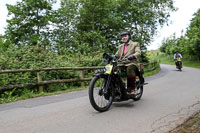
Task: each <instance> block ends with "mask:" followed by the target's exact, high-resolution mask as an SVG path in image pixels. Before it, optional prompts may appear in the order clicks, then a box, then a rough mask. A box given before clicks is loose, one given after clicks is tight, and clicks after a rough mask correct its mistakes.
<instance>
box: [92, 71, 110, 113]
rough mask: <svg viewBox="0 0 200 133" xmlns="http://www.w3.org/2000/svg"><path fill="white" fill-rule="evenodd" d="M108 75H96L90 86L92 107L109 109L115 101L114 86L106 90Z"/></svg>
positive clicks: (99, 109) (101, 109) (101, 110)
mask: <svg viewBox="0 0 200 133" xmlns="http://www.w3.org/2000/svg"><path fill="white" fill-rule="evenodd" d="M107 78H108V77H107V76H105V75H104V76H95V77H94V78H93V79H92V81H91V83H90V86H89V99H90V103H91V105H92V107H93V108H94V109H95V110H97V111H99V112H104V111H107V110H108V109H109V108H110V106H111V105H112V102H113V93H112V87H111V86H110V88H109V89H108V91H107V92H105V86H106V83H107Z"/></svg>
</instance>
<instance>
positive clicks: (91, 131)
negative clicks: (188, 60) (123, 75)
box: [0, 65, 200, 133]
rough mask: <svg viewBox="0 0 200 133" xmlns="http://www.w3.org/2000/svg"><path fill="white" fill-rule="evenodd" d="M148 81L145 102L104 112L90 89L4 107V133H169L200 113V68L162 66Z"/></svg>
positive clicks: (0, 128)
mask: <svg viewBox="0 0 200 133" xmlns="http://www.w3.org/2000/svg"><path fill="white" fill-rule="evenodd" d="M146 81H147V82H148V83H149V84H148V85H145V86H144V95H143V97H142V99H141V100H140V101H137V102H134V101H132V100H129V101H125V102H120V103H113V105H112V106H111V108H110V110H109V111H107V112H104V113H98V112H97V111H95V110H94V109H93V108H92V106H91V105H90V103H89V98H88V91H87V90H84V91H78V92H72V93H66V94H60V95H55V96H47V97H40V98H33V99H29V100H22V101H18V102H14V103H8V104H0V133H130V132H132V133H165V132H168V131H170V130H171V129H173V128H174V127H176V125H179V124H181V123H182V122H183V121H184V120H186V119H187V118H188V117H190V116H191V115H193V114H194V113H195V112H197V111H198V110H200V69H194V68H188V67H184V68H183V71H182V72H179V71H177V70H176V68H175V66H170V65H161V71H160V73H158V74H156V75H154V76H151V77H147V78H146Z"/></svg>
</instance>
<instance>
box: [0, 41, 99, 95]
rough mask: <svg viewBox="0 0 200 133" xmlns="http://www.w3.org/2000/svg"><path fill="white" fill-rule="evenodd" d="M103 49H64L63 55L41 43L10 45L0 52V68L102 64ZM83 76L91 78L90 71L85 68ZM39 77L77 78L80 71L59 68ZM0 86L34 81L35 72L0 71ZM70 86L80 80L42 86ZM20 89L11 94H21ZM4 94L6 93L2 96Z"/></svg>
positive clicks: (32, 90) (49, 87)
mask: <svg viewBox="0 0 200 133" xmlns="http://www.w3.org/2000/svg"><path fill="white" fill-rule="evenodd" d="M102 54H103V52H100V51H96V52H88V53H87V54H86V53H83V54H81V53H78V52H72V51H65V52H63V53H62V54H58V53H57V52H51V51H49V50H46V49H45V48H44V47H41V46H38V45H37V46H20V47H18V46H16V45H10V47H9V48H8V49H7V50H6V51H3V50H1V51H0V70H13V69H36V68H47V67H48V68H57V67H74V66H98V65H103V64H102V63H103V61H102ZM84 74H85V76H86V77H89V76H90V77H91V76H92V74H93V71H85V73H84ZM41 75H42V80H43V81H47V80H57V79H73V78H77V77H79V71H72V70H59V71H46V72H44V71H42V72H41ZM0 79H1V80H0V86H8V85H16V84H24V83H33V82H37V73H36V72H25V73H8V74H7V73H6V74H0ZM69 86H80V83H78V82H76V83H75V82H74V83H67V84H65V83H60V84H52V85H46V86H44V90H45V91H55V90H62V89H64V88H67V87H69ZM26 91H30V92H35V91H36V92H37V91H38V90H37V87H35V88H28V89H26ZM22 93H24V92H23V89H16V90H15V92H12V95H16V94H17V95H21V94H22ZM2 96H5V95H2Z"/></svg>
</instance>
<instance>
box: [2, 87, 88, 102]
mask: <svg viewBox="0 0 200 133" xmlns="http://www.w3.org/2000/svg"><path fill="white" fill-rule="evenodd" d="M87 88H88V86H85V87H70V88H67V89H65V90H59V91H54V92H41V93H39V92H38V93H35V92H31V91H27V92H26V93H24V94H23V95H21V96H8V97H6V98H0V104H3V103H9V102H15V101H19V100H25V99H30V98H35V97H41V96H50V95H57V94H62V93H68V92H72V91H80V90H84V89H87Z"/></svg>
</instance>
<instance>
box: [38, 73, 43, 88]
mask: <svg viewBox="0 0 200 133" xmlns="http://www.w3.org/2000/svg"><path fill="white" fill-rule="evenodd" d="M37 79H38V82H42V77H41V75H40V72H37ZM39 92H43V86H42V85H40V86H39Z"/></svg>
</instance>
